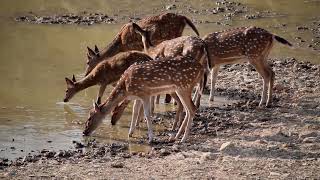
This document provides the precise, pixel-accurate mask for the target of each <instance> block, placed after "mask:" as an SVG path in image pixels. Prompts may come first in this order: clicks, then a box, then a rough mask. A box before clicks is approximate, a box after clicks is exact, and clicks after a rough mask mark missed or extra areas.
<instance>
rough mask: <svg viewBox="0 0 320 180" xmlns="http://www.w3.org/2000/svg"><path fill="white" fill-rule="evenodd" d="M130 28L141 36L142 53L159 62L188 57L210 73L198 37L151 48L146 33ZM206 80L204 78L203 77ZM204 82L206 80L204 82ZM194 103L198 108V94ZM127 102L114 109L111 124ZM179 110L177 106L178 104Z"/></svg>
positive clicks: (203, 47) (134, 26)
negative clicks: (171, 58) (166, 59)
mask: <svg viewBox="0 0 320 180" xmlns="http://www.w3.org/2000/svg"><path fill="white" fill-rule="evenodd" d="M132 27H133V28H134V29H135V31H137V32H138V33H139V34H140V35H141V36H142V42H143V45H144V51H145V52H146V53H147V54H148V55H150V56H151V57H152V58H153V59H158V58H160V59H159V60H161V58H164V57H176V56H179V55H181V56H190V57H192V58H193V59H195V60H196V61H198V62H199V63H200V64H202V65H203V69H204V70H206V71H208V72H209V71H210V69H211V65H210V63H211V61H210V59H208V58H209V57H208V53H207V49H206V45H205V43H204V42H203V40H202V39H200V38H199V37H193V36H181V37H178V38H175V39H171V40H166V41H163V42H162V43H160V44H158V45H157V46H153V45H152V43H151V40H150V35H149V32H148V31H145V30H143V29H142V28H140V27H139V25H137V24H135V23H132ZM205 78H206V76H205ZM204 81H206V80H204ZM194 100H195V101H194V102H195V104H196V106H197V107H198V106H199V104H200V96H198V94H197V95H196V96H195V98H194ZM127 103H128V102H125V104H121V105H119V106H118V107H116V108H115V110H114V112H115V114H114V115H113V116H112V119H111V122H112V123H116V122H117V121H118V120H119V118H120V117H121V114H122V112H123V111H124V109H125V108H126V105H127ZM178 109H179V104H178ZM177 118H179V117H177V116H176V119H175V123H174V125H173V129H174V128H175V127H176V124H177V121H178V122H179V120H177Z"/></svg>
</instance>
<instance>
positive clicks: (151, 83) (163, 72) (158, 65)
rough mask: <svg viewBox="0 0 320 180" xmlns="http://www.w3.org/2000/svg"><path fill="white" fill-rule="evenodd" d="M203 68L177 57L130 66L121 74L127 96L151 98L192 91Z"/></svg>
mask: <svg viewBox="0 0 320 180" xmlns="http://www.w3.org/2000/svg"><path fill="white" fill-rule="evenodd" d="M203 71H204V70H203V67H202V65H201V64H200V63H198V62H196V61H195V60H194V59H193V58H191V57H185V56H178V57H175V58H166V59H162V60H154V61H150V62H147V63H144V64H140V65H133V66H131V67H130V68H129V69H128V70H126V72H125V73H124V74H123V77H122V78H121V79H123V78H124V79H125V86H126V89H127V91H128V94H129V95H132V96H140V97H141V96H151V95H157V94H162V93H166V92H174V91H175V90H177V89H190V88H191V89H192V88H193V87H194V86H195V85H196V84H197V83H198V82H199V81H200V78H201V77H202V73H203Z"/></svg>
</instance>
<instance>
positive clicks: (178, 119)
mask: <svg viewBox="0 0 320 180" xmlns="http://www.w3.org/2000/svg"><path fill="white" fill-rule="evenodd" d="M171 97H172V98H173V99H174V100H175V101H176V102H177V104H178V109H177V112H176V116H175V119H174V122H173V125H172V130H175V129H176V127H177V125H178V127H179V126H180V124H181V121H182V118H183V105H182V103H181V101H180V99H179V97H178V96H177V94H176V93H172V94H171Z"/></svg>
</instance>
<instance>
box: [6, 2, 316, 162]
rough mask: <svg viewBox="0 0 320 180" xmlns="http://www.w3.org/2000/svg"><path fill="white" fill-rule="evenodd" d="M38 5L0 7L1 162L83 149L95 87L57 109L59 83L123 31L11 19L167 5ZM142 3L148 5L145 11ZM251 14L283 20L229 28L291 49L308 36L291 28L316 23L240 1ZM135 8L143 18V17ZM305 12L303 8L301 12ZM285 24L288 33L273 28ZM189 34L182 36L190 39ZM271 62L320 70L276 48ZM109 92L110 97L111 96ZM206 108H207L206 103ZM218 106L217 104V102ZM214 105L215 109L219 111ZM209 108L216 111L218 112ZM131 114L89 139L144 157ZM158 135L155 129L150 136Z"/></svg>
mask: <svg viewBox="0 0 320 180" xmlns="http://www.w3.org/2000/svg"><path fill="white" fill-rule="evenodd" d="M121 2H122V3H121V4H119V1H113V0H110V1H98V0H92V1H88V2H83V1H63V0H57V1H50V2H47V1H42V0H29V1H28V3H25V2H24V1H19V0H4V1H1V2H0V24H1V28H0V52H1V53H0V59H1V60H0V82H1V88H0V157H7V158H15V157H18V156H23V155H26V154H27V153H29V152H31V151H36V150H40V149H43V148H45V149H54V150H58V149H68V148H71V147H72V146H73V145H72V141H73V140H77V141H87V140H88V139H84V138H83V137H82V136H81V132H82V127H83V123H84V121H85V119H86V117H87V113H88V110H89V109H90V108H91V102H92V99H94V98H95V95H96V93H97V87H92V88H89V89H87V90H85V91H83V92H81V93H79V94H77V95H76V96H75V97H74V98H73V99H72V100H71V102H70V103H67V104H65V103H62V102H61V101H62V98H63V96H64V90H65V82H64V77H66V76H68V77H70V76H71V75H72V73H75V74H76V76H77V77H78V78H79V77H80V76H81V73H82V72H83V71H84V62H85V50H86V46H93V45H94V44H97V45H98V46H100V47H103V46H105V45H106V44H107V42H109V41H111V40H112V37H113V36H114V35H115V34H116V33H117V31H118V29H119V28H120V26H121V24H111V25H93V26H76V25H34V24H26V23H17V22H14V21H13V17H14V16H16V15H21V14H25V13H28V12H30V11H32V12H34V13H38V14H54V13H69V12H70V13H78V12H81V11H89V12H103V13H106V14H123V13H124V14H125V15H127V16H131V15H134V14H150V13H151V12H152V10H153V9H154V8H156V9H161V8H163V7H165V5H168V4H170V3H169V2H163V1H152V3H150V2H149V1H146V0H145V1H141V3H136V1H127V3H124V1H121ZM147 2H148V3H147ZM241 2H243V3H247V4H248V5H249V6H250V7H252V8H256V9H259V10H260V9H261V10H264V9H265V8H268V9H271V10H272V11H275V12H281V14H284V15H285V16H279V17H275V18H263V19H257V20H246V21H245V20H243V19H239V20H236V21H230V22H228V24H230V26H243V25H258V26H261V27H264V28H267V29H268V30H270V31H272V32H275V33H277V34H279V35H282V36H284V37H286V38H287V39H288V40H290V41H293V40H294V37H295V36H298V35H299V36H302V37H303V38H305V39H310V38H312V36H311V34H307V33H305V34H298V35H297V32H296V26H297V25H301V24H304V23H305V22H309V21H310V17H314V16H319V11H318V8H319V2H318V1H310V2H307V3H305V2H304V1H299V0H296V1H292V0H283V1H281V2H280V3H279V2H278V1H277V0H267V1H253V0H248V1H241ZM141 4H144V6H147V7H145V8H144V9H145V10H144V11H143V12H141ZM190 5H191V6H194V7H195V8H200V9H201V8H206V7H210V6H212V7H215V6H216V5H215V3H214V2H211V1H210V2H207V1H191V2H190ZM302 7H303V8H302ZM189 16H191V17H192V18H200V19H204V20H206V19H210V20H214V21H218V20H221V19H222V17H221V16H219V15H211V16H201V15H194V14H189ZM278 24H287V26H288V28H286V29H282V28H277V27H273V26H276V25H278ZM198 27H199V30H200V32H201V34H206V33H209V32H212V31H217V30H222V29H225V28H229V27H225V26H218V25H216V24H199V25H198ZM190 33H191V32H190V30H189V29H188V30H187V31H186V34H190ZM276 47H277V48H274V50H273V52H272V55H271V56H273V57H286V56H291V57H292V56H294V57H296V58H298V59H304V60H309V61H312V62H318V63H320V60H319V58H318V54H317V53H315V52H313V51H310V50H308V49H303V48H302V49H301V48H299V49H296V50H290V49H288V48H285V47H283V46H280V45H276ZM109 90H110V89H109ZM203 99H204V102H205V103H204V104H203V105H204V106H207V105H209V104H208V103H207V102H206V99H207V97H204V98H203ZM218 101H220V102H218ZM224 102H225V101H224V99H223V98H220V99H219V98H218V99H217V101H216V103H217V104H218V103H224ZM217 104H215V105H217ZM173 109H174V107H173V106H172V105H163V104H161V105H159V106H157V111H160V112H161V111H162V112H163V111H167V110H173ZM130 115H131V114H130V108H129V109H128V110H127V111H126V113H125V115H124V116H123V117H122V119H121V121H120V122H119V123H118V124H117V125H116V126H111V125H110V122H109V117H107V118H106V120H105V121H104V124H103V125H102V126H101V127H100V128H99V129H98V130H97V132H96V133H95V135H94V136H93V137H90V138H95V139H99V140H100V141H105V142H112V141H122V142H123V141H126V142H127V141H128V142H130V148H131V150H133V151H145V150H148V149H149V148H150V147H149V146H147V145H145V144H144V143H143V142H142V143H141V142H140V139H141V137H145V136H146V131H145V126H143V127H142V128H141V129H140V130H138V131H137V132H136V133H135V137H136V138H133V139H130V141H129V140H128V138H127V132H128V126H129V119H130ZM162 129H163V127H155V131H159V130H162Z"/></svg>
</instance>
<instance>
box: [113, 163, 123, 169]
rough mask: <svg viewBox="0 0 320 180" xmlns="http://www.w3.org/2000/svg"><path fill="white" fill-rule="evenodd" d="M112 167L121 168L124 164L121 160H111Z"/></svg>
mask: <svg viewBox="0 0 320 180" xmlns="http://www.w3.org/2000/svg"><path fill="white" fill-rule="evenodd" d="M111 167H112V168H123V167H124V164H123V163H122V162H113V163H111Z"/></svg>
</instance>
